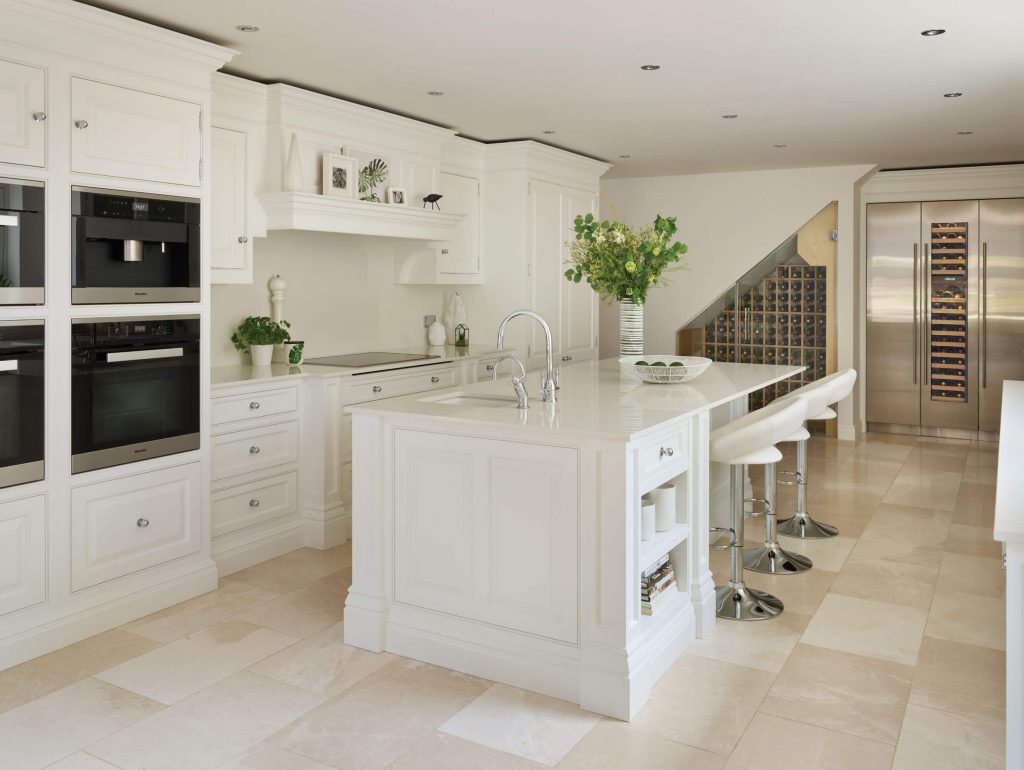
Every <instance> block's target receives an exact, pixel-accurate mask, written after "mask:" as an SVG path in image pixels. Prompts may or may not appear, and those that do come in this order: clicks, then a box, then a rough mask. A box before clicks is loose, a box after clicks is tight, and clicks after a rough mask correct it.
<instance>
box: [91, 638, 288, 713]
mask: <svg viewBox="0 0 1024 770" xmlns="http://www.w3.org/2000/svg"><path fill="white" fill-rule="evenodd" d="M296 641H298V638H297V637H294V636H289V635H288V634H282V633H280V632H278V631H271V630H270V629H269V628H261V627H259V626H254V625H252V624H251V623H243V622H241V621H239V620H226V621H224V622H223V623H217V624H215V625H212V626H210V627H209V628H206V629H203V630H202V631H197V632H196V633H194V634H192V635H190V636H186V637H185V638H184V639H179V640H177V641H175V642H171V643H170V644H168V645H166V646H164V647H161V648H159V649H157V650H153V651H152V652H148V653H146V654H145V655H142V656H140V657H138V658H135V659H134V660H129V661H127V662H126V663H122V664H120V665H118V666H114V667H113V668H110V669H107V670H106V671H103V672H102V673H99V674H97V675H96V676H97V678H98V679H102V680H103V681H105V682H110V683H111V684H116V685H117V686H118V687H123V688H125V689H126V690H131V691H132V692H137V693H139V694H141V695H145V696H146V697H147V698H151V699H152V700H155V701H158V702H160V703H164V704H166V705H170V704H172V703H177V702H178V701H179V700H181V699H182V698H185V697H187V696H189V695H191V694H192V693H195V692H199V691H200V690H202V689H203V688H204V687H209V686H210V685H211V684H213V683H214V682H216V681H218V680H219V679H223V678H224V677H226V676H228V675H229V674H233V673H235V672H236V671H241V670H242V669H243V668H246V667H247V666H251V665H252V664H253V663H255V662H257V661H259V660H263V658H265V657H267V656H268V655H273V654H274V653H275V652H278V651H279V650H283V649H284V648H285V647H287V646H288V645H290V644H293V643H295V642H296Z"/></svg>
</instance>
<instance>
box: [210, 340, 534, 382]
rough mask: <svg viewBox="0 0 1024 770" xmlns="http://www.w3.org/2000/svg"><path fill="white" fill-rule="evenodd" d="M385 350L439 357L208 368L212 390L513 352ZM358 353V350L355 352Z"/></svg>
mask: <svg viewBox="0 0 1024 770" xmlns="http://www.w3.org/2000/svg"><path fill="white" fill-rule="evenodd" d="M377 349H379V350H386V351H387V352H388V353H413V354H418V353H422V354H423V355H432V356H439V357H438V358H429V359H425V360H423V361H403V362H400V363H397V364H378V365H376V366H362V367H350V366H321V365H317V364H305V363H304V364H302V365H301V366H290V365H289V364H271V365H270V366H252V365H251V364H238V365H236V366H214V367H212V368H211V369H210V381H211V384H212V385H213V386H214V387H226V386H230V385H243V384H252V383H258V382H274V381H279V380H281V379H283V378H287V377H349V376H351V375H353V374H372V373H374V372H388V371H392V370H395V369H412V368H418V367H421V366H440V365H441V364H450V363H458V362H460V361H466V360H470V359H477V358H487V357H490V356H496V355H499V354H500V353H512V352H514V350H513V349H512V348H508V349H506V350H504V351H499V350H498V349H497V348H495V347H493V346H490V345H469V346H468V347H464V348H457V347H455V346H454V345H445V346H444V347H436V348H432V347H427V346H425V345H420V346H418V347H408V346H406V347H401V346H384V347H380V348H377ZM355 352H360V351H355ZM329 355H335V354H333V353H317V354H316V355H314V356H312V357H313V358H323V357H325V356H329Z"/></svg>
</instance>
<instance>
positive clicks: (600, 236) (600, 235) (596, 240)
mask: <svg viewBox="0 0 1024 770" xmlns="http://www.w3.org/2000/svg"><path fill="white" fill-rule="evenodd" d="M606 240H608V239H607V238H605V237H604V234H603V233H598V234H597V235H595V236H594V243H604V242H605V241H606Z"/></svg>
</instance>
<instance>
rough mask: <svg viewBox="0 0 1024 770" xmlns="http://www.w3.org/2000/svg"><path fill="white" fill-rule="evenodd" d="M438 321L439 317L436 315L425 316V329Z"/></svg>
mask: <svg viewBox="0 0 1024 770" xmlns="http://www.w3.org/2000/svg"><path fill="white" fill-rule="evenodd" d="M436 320H437V316H436V315H425V316H423V327H424V328H426V327H428V326H430V324H432V323H434V321H436Z"/></svg>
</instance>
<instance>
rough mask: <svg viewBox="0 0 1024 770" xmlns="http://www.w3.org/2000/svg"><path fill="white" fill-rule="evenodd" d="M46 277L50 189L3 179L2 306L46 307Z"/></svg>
mask: <svg viewBox="0 0 1024 770" xmlns="http://www.w3.org/2000/svg"><path fill="white" fill-rule="evenodd" d="M45 275H46V189H45V188H44V187H43V183H42V182H28V181H25V180H20V179H0V305H42V304H43V302H44V300H45V296H44V294H43V278H44V276H45Z"/></svg>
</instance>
